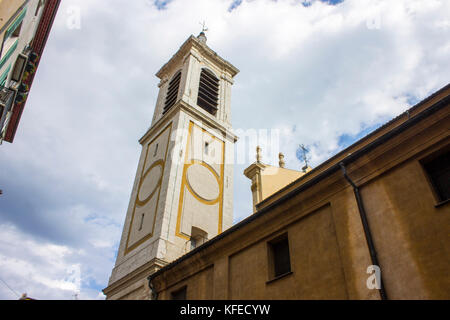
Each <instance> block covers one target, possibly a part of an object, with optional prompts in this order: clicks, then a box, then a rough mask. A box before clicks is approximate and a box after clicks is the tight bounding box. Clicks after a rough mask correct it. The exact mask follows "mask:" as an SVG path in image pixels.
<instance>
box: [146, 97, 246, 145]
mask: <svg viewBox="0 0 450 320" xmlns="http://www.w3.org/2000/svg"><path fill="white" fill-rule="evenodd" d="M181 110H182V111H184V112H185V113H187V114H188V115H190V116H192V117H193V118H194V119H195V120H198V121H201V122H203V123H204V124H206V125H207V126H208V127H210V128H211V129H213V130H218V131H219V132H220V133H221V134H222V135H223V136H224V137H226V139H228V140H230V141H231V142H236V141H237V140H238V139H239V137H238V136H236V135H235V134H234V133H233V132H232V131H231V130H230V129H229V128H226V127H225V126H223V125H222V124H220V123H219V122H218V121H216V120H214V119H212V118H210V117H205V114H204V113H202V112H201V111H200V110H197V109H196V108H194V107H193V106H191V105H189V104H187V103H186V102H185V101H183V100H180V101H178V102H177V103H176V104H175V105H174V106H173V107H172V108H170V110H169V111H168V112H167V114H166V115H165V116H164V117H162V118H161V119H159V120H158V121H157V122H156V123H155V124H154V125H153V126H151V127H150V129H148V131H147V132H146V133H145V134H144V135H143V136H142V138H141V139H139V143H140V144H143V143H144V141H145V140H147V138H148V137H150V136H152V135H153V134H154V133H155V132H157V131H159V130H160V129H162V128H164V126H165V125H166V124H167V123H168V122H170V121H171V120H172V119H173V116H174V115H175V114H176V113H177V112H178V111H181Z"/></svg>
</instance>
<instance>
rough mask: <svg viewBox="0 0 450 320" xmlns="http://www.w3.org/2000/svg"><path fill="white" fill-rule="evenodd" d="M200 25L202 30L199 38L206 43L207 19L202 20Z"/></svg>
mask: <svg viewBox="0 0 450 320" xmlns="http://www.w3.org/2000/svg"><path fill="white" fill-rule="evenodd" d="M200 25H201V26H202V32H200V34H199V35H198V37H197V39H198V40H200V42H201V43H206V40H208V39H207V38H206V34H205V32H206V31H208V28H207V27H206V22H205V21H203V22H200Z"/></svg>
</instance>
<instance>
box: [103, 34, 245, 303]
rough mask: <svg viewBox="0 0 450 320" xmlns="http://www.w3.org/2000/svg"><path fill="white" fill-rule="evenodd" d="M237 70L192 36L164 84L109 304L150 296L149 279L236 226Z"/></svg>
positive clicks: (163, 74)
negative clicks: (233, 109)
mask: <svg viewBox="0 0 450 320" xmlns="http://www.w3.org/2000/svg"><path fill="white" fill-rule="evenodd" d="M238 72H239V70H238V69H236V68H235V67H234V66H233V65H231V64H230V63H229V62H227V61H225V60H224V59H222V58H221V57H220V56H218V55H217V53H215V52H214V51H213V50H211V49H210V48H209V47H208V46H207V45H206V36H205V34H204V32H201V33H200V35H199V36H198V37H194V36H191V37H189V38H188V39H187V40H186V41H185V42H184V44H183V45H182V46H181V47H180V49H179V50H178V52H177V53H176V54H175V55H174V56H173V57H172V58H171V59H170V60H169V62H167V63H166V64H165V65H164V66H163V67H162V68H161V70H159V71H158V73H157V74H156V75H157V76H158V78H160V79H161V82H160V84H159V95H158V99H157V102H156V107H155V113H154V116H153V121H152V125H151V127H150V129H149V130H148V131H147V133H146V134H145V135H144V136H143V137H142V138H141V139H140V140H139V142H140V143H141V145H142V153H141V157H140V160H139V165H138V169H137V173H136V179H135V182H134V185H133V191H132V193H131V199H130V203H129V207H128V211H127V216H126V219H125V224H124V229H123V232H122V238H121V242H120V247H119V252H118V255H117V260H116V264H115V267H114V269H113V271H112V274H111V277H110V280H109V285H108V287H107V288H106V289H104V290H103V291H104V293H105V294H106V295H107V298H108V299H147V298H148V288H147V285H148V284H147V281H146V278H147V276H148V275H150V274H151V273H153V272H156V271H157V270H158V269H160V268H161V267H163V266H164V265H166V264H168V263H170V262H172V261H173V260H175V259H177V258H179V257H180V256H182V255H184V254H185V253H187V252H189V251H190V250H192V249H193V248H195V247H198V246H200V245H201V244H202V243H203V242H205V241H207V240H209V239H211V238H213V237H215V236H217V235H218V234H220V233H221V232H223V231H224V230H225V229H228V228H229V227H231V225H232V223H233V161H234V143H235V142H236V140H237V137H236V136H235V135H234V134H233V133H232V128H231V105H230V102H231V101H230V98H231V86H232V84H233V77H234V76H235V75H236V74H237V73H238Z"/></svg>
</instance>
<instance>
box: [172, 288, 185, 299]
mask: <svg viewBox="0 0 450 320" xmlns="http://www.w3.org/2000/svg"><path fill="white" fill-rule="evenodd" d="M180 293H184V299H175V298H176V297H177V295H178V294H180ZM170 300H175V301H176V300H179V301H186V300H187V285H185V286H182V287H180V288H178V289H176V290H173V291H171V292H170Z"/></svg>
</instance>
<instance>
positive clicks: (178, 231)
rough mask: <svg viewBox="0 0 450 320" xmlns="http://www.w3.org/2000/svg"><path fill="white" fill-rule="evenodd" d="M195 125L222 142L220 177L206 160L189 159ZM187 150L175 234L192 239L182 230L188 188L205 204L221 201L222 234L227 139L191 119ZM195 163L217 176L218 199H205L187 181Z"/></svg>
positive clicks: (220, 221) (219, 230) (219, 224)
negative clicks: (190, 169)
mask: <svg viewBox="0 0 450 320" xmlns="http://www.w3.org/2000/svg"><path fill="white" fill-rule="evenodd" d="M194 126H197V127H198V128H200V129H201V130H202V131H203V133H204V132H206V133H207V134H208V135H209V136H210V137H211V138H212V139H214V140H218V141H219V142H221V143H222V164H221V167H220V177H219V176H217V173H216V171H215V170H214V168H212V167H211V166H210V165H209V164H207V163H205V162H204V161H200V160H195V159H189V155H190V147H191V135H192V131H193V128H194ZM185 150H186V151H185V155H184V167H183V176H182V179H181V188H180V199H179V201H178V215H177V225H176V229H175V235H176V236H177V237H180V238H182V239H185V240H190V236H189V235H186V234H184V233H182V232H181V216H182V214H183V203H184V194H185V191H186V190H188V191H189V193H191V194H192V195H193V196H194V198H195V199H197V200H198V201H200V202H201V203H203V204H205V205H215V204H217V203H219V217H218V218H219V219H218V233H219V234H220V233H222V224H223V189H224V188H223V180H224V172H225V141H223V140H220V139H218V138H217V137H215V136H213V135H212V134H210V133H209V132H208V131H207V130H206V129H204V128H202V127H200V126H198V125H197V124H195V123H194V122H193V121H190V122H189V132H188V137H187V142H186V149H185ZM193 164H200V165H202V166H204V167H205V168H207V169H208V170H210V171H211V172H213V174H214V176H215V177H216V179H217V181H218V183H219V196H218V197H217V199H215V200H212V201H208V200H205V199H203V198H201V197H199V196H198V195H197V194H196V193H195V192H194V191H193V190H192V188H191V186H190V185H189V182H188V181H187V177H186V173H187V170H188V168H189V167H190V166H192V165H193Z"/></svg>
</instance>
